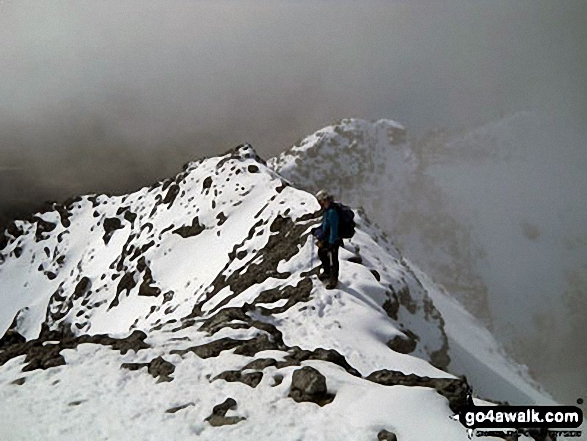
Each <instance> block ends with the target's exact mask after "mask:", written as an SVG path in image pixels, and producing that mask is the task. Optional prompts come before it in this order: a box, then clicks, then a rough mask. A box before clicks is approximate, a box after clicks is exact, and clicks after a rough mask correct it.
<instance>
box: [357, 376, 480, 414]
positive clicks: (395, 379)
mask: <svg viewBox="0 0 587 441" xmlns="http://www.w3.org/2000/svg"><path fill="white" fill-rule="evenodd" d="M366 379H367V380H369V381H372V382H374V383H378V384H382V385H384V386H398V385H399V386H421V387H430V388H432V389H435V390H436V392H438V393H439V394H440V395H442V396H444V397H445V398H446V399H447V400H448V404H449V407H450V408H451V410H453V411H454V412H457V411H458V409H459V408H460V407H462V406H465V405H467V404H468V399H469V396H470V392H471V387H470V386H469V384H468V383H467V381H466V379H463V378H429V377H419V376H418V375H415V374H409V375H406V374H404V373H402V372H398V371H391V370H387V369H383V370H380V371H376V372H373V373H372V374H370V375H369V376H368V377H367V378H366Z"/></svg>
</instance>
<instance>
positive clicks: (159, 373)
mask: <svg viewBox="0 0 587 441" xmlns="http://www.w3.org/2000/svg"><path fill="white" fill-rule="evenodd" d="M120 367H121V368H123V369H129V370H131V371H136V370H138V369H141V368H144V367H146V368H147V370H148V372H149V374H151V376H152V377H153V378H157V377H159V380H158V381H159V382H162V381H172V380H173V378H171V377H170V375H171V374H173V372H174V371H175V366H174V365H173V364H172V363H170V362H168V361H166V360H165V359H163V357H157V358H154V359H153V360H151V361H150V362H149V363H122V365H120Z"/></svg>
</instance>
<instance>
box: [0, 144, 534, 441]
mask: <svg viewBox="0 0 587 441" xmlns="http://www.w3.org/2000/svg"><path fill="white" fill-rule="evenodd" d="M318 208H319V207H318V204H317V202H316V201H315V199H314V198H313V197H312V195H310V194H308V193H306V192H304V191H301V190H298V189H296V188H294V187H292V186H291V185H288V183H287V182H286V181H285V180H284V179H282V178H281V177H280V176H279V175H278V174H277V173H275V172H274V171H272V170H271V169H270V168H268V167H267V166H266V165H265V164H264V162H263V161H262V160H261V159H260V158H258V156H257V155H256V153H255V152H254V150H253V149H252V147H250V146H248V145H244V146H240V147H238V148H236V149H234V150H233V151H231V152H228V153H227V154H225V155H222V156H219V157H215V158H209V159H204V160H200V161H196V162H193V163H190V164H188V165H187V166H186V168H185V170H184V171H183V172H182V173H180V174H178V175H177V176H176V177H175V178H174V179H170V180H167V181H164V182H161V183H158V184H156V185H154V186H152V187H149V188H143V189H141V190H139V191H137V192H135V193H132V194H129V195H124V196H105V195H93V196H84V197H81V198H78V199H76V200H74V201H71V202H70V203H68V204H67V205H63V206H55V207H54V209H53V210H49V211H47V212H44V213H39V214H37V215H35V216H34V217H33V218H32V219H30V220H28V221H18V222H15V223H14V225H12V226H11V227H10V228H9V230H8V231H7V232H6V233H5V236H4V240H3V242H2V243H1V245H2V249H1V256H0V262H1V265H0V283H1V285H0V286H1V291H0V296H1V299H0V300H1V301H2V304H3V308H2V310H1V311H0V334H1V335H4V337H3V338H2V339H1V340H0V365H1V366H0V415H2V418H3V419H4V421H2V422H3V427H4V429H3V436H4V434H5V433H6V434H8V435H7V436H8V438H6V439H41V438H42V439H80V438H86V439H128V437H129V436H131V434H132V437H133V438H137V439H161V438H164V439H177V440H179V439H188V438H193V437H195V436H197V437H198V439H210V440H212V439H231V438H239V439H276V438H279V439H286V440H287V439H292V440H293V439H332V440H335V439H357V440H361V439H365V440H370V439H374V438H375V437H376V436H377V433H379V432H380V431H381V430H383V429H385V430H389V431H393V432H394V433H396V435H397V436H398V439H400V440H402V441H403V440H423V439H451V440H453V439H454V440H457V439H463V440H464V439H466V438H465V437H466V432H465V431H464V429H463V427H462V426H461V425H460V424H459V423H458V422H455V421H453V420H451V419H450V418H449V417H450V415H451V414H452V413H453V411H454V408H455V406H457V405H458V404H459V403H461V404H462V403H463V402H464V401H463V400H466V393H467V390H468V385H467V383H466V382H465V381H464V380H462V379H459V378H456V377H455V376H454V375H452V374H450V373H448V372H447V371H446V369H447V366H448V365H449V363H450V361H451V360H450V347H449V338H448V337H447V333H446V323H445V320H444V319H443V318H442V316H441V313H440V312H439V310H438V309H437V308H436V306H435V304H434V300H433V297H434V296H436V295H438V294H437V293H436V291H435V290H436V288H435V287H434V285H433V284H432V283H431V282H427V281H426V280H425V279H424V278H423V277H421V276H419V275H418V270H417V269H416V268H413V267H412V266H411V265H410V264H409V262H407V261H406V260H405V259H404V258H403V257H402V256H401V254H400V253H399V252H398V251H397V249H396V248H395V247H394V246H392V245H391V244H390V243H389V242H388V241H387V240H386V239H385V237H384V235H383V234H382V233H381V231H380V230H379V228H378V227H377V226H375V225H373V224H371V223H370V222H369V221H368V220H367V219H366V218H365V217H364V216H363V215H362V214H360V213H359V214H358V216H357V222H358V227H357V233H356V235H355V237H354V238H353V239H352V240H349V241H347V243H346V244H345V247H344V249H343V250H341V253H340V256H341V277H340V281H341V286H340V287H339V289H335V290H332V291H326V290H325V289H324V287H323V286H322V283H321V282H319V281H318V280H317V277H316V266H317V258H316V256H315V254H314V250H313V244H312V239H311V236H310V235H309V231H310V229H311V228H312V227H313V226H314V225H315V224H316V223H317V222H318V221H319V213H318ZM453 310H454V311H457V312H455V313H454V314H455V315H456V316H458V314H459V313H458V308H453ZM469 326H472V327H475V326H476V325H475V324H474V323H473V321H471V322H470V323H469ZM469 331H471V330H467V331H465V332H469ZM470 355H471V354H469V353H468V352H467V351H466V350H461V351H460V352H459V353H458V359H459V363H461V364H460V365H462V366H465V367H464V368H463V369H466V366H467V357H469V356H470ZM302 367H303V368H304V369H301V368H302ZM309 368H313V370H312V369H309ZM316 371H317V372H318V374H316ZM465 373H467V374H469V373H468V372H465ZM149 374H150V375H149ZM500 375H502V373H501V372H498V373H497V377H500ZM153 377H155V378H153ZM500 378H501V377H500ZM512 378H514V377H512ZM321 379H322V380H321ZM514 380H515V381H523V380H521V379H519V378H515V379H514ZM304 381H310V382H311V383H312V382H314V383H315V382H318V383H320V381H325V389H324V390H322V389H320V390H317V391H316V390H314V391H311V390H307V389H306V388H304ZM314 383H312V384H314ZM524 384H525V383H524ZM517 386H518V385H516V387H517ZM533 393H535V395H536V396H537V397H538V396H540V394H539V393H538V392H536V391H534V392H533ZM483 396H485V397H487V398H492V397H489V396H488V394H487V393H484V394H483ZM500 399H501V398H500ZM316 403H318V404H316ZM398 403H401V406H398ZM451 408H452V409H451ZM31 421H34V422H35V423H33V424H31ZM276 421H278V423H276ZM424 422H425V423H424Z"/></svg>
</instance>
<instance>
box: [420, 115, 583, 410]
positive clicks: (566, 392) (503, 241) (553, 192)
mask: <svg viewBox="0 0 587 441" xmlns="http://www.w3.org/2000/svg"><path fill="white" fill-rule="evenodd" d="M583 131H584V128H583ZM585 146H586V143H585V134H584V133H583V134H581V131H580V130H579V129H578V128H577V126H575V125H574V124H572V123H571V122H569V121H567V120H563V119H562V118H561V117H560V116H558V115H552V114H540V113H535V112H519V113H516V114H513V115H510V116H508V117H506V118H503V119H500V120H498V121H495V122H492V123H489V124H486V125H484V126H482V127H479V128H476V129H475V130H472V131H469V132H466V133H464V134H459V135H454V136H452V137H449V138H448V139H446V141H445V142H444V143H443V145H442V150H441V151H440V152H438V153H437V154H436V157H437V161H436V162H435V163H434V164H431V165H430V166H429V167H427V171H428V173H429V174H430V175H432V176H434V178H435V181H436V183H437V185H439V186H440V187H442V188H443V189H445V190H446V191H447V192H450V194H451V196H452V197H453V200H455V201H456V203H455V204H454V207H455V216H456V217H459V218H464V217H466V218H468V219H471V224H472V225H473V230H472V234H474V236H475V237H476V240H477V241H478V243H479V244H480V245H481V246H482V247H483V250H484V252H485V258H484V259H483V261H479V262H477V264H476V268H475V270H476V272H477V273H478V274H480V275H481V277H482V278H483V280H484V281H485V283H486V285H487V287H488V289H489V291H490V295H489V296H488V306H489V309H490V310H491V312H492V316H493V323H494V325H495V326H494V329H495V333H496V335H497V336H498V338H500V339H501V340H502V341H504V342H507V343H508V346H509V347H510V348H511V349H512V350H513V351H515V352H516V353H517V355H518V356H520V357H523V358H524V359H526V360H528V363H529V365H530V366H531V367H532V368H533V371H534V372H535V373H537V375H538V378H540V379H541V380H542V381H543V382H544V384H548V386H549V388H551V389H552V390H553V392H554V391H557V392H559V396H562V397H565V398H564V399H565V401H567V402H570V403H573V402H574V401H575V400H576V399H577V398H578V395H577V390H584V389H585V388H586V387H587V372H586V371H585V369H584V366H585V363H587V351H586V350H585V343H584V342H585V339H587V326H586V321H585V314H587V304H586V301H585V289H586V287H587V279H586V278H585V274H587V222H586V220H587V213H586V212H585V203H584V199H585V196H584V195H585V193H586V192H587V175H586V174H585V167H587V155H586V154H585V152H586V150H585Z"/></svg>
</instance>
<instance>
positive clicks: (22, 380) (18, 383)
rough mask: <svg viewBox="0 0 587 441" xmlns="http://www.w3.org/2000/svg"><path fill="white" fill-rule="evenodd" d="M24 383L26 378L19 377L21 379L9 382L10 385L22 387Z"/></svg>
mask: <svg viewBox="0 0 587 441" xmlns="http://www.w3.org/2000/svg"><path fill="white" fill-rule="evenodd" d="M25 381H26V378H24V377H21V378H17V379H16V380H14V381H13V382H11V383H10V384H14V385H15V386H22V385H23V384H24V383H25Z"/></svg>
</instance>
